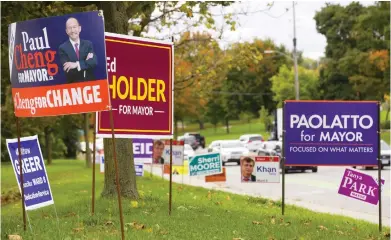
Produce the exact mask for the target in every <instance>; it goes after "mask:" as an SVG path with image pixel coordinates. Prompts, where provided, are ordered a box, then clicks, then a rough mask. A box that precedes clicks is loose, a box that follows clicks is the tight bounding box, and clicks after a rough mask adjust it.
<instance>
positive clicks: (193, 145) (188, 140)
mask: <svg viewBox="0 0 391 240" xmlns="http://www.w3.org/2000/svg"><path fill="white" fill-rule="evenodd" d="M178 140H179V141H183V142H184V144H188V145H190V147H191V148H192V149H193V150H196V149H197V148H198V146H199V145H198V142H197V140H196V138H195V137H194V136H180V137H178Z"/></svg>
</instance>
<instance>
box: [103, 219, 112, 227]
mask: <svg viewBox="0 0 391 240" xmlns="http://www.w3.org/2000/svg"><path fill="white" fill-rule="evenodd" d="M104 224H105V225H106V226H111V225H114V223H113V222H112V221H110V220H109V221H107V222H105V223H104Z"/></svg>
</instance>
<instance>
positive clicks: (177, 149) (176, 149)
mask: <svg viewBox="0 0 391 240" xmlns="http://www.w3.org/2000/svg"><path fill="white" fill-rule="evenodd" d="M183 151H184V142H183V141H175V140H174V141H172V165H175V166H183V157H184V154H183ZM162 157H163V159H164V163H165V164H170V141H169V140H166V141H165V143H164V151H163V156H162Z"/></svg>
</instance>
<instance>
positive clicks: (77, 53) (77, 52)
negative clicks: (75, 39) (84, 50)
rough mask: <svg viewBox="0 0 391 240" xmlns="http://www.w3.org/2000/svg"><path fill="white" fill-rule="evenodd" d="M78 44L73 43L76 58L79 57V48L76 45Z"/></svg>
mask: <svg viewBox="0 0 391 240" xmlns="http://www.w3.org/2000/svg"><path fill="white" fill-rule="evenodd" d="M78 45H79V44H78V43H76V44H75V49H76V56H77V59H79V48H78V47H77V46H78Z"/></svg>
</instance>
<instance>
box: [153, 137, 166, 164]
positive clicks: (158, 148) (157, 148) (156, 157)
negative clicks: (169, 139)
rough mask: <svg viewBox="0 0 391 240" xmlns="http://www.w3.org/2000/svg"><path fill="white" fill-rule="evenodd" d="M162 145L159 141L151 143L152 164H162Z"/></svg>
mask: <svg viewBox="0 0 391 240" xmlns="http://www.w3.org/2000/svg"><path fill="white" fill-rule="evenodd" d="M163 151H164V143H163V141H161V140H155V141H154V142H153V156H152V160H153V163H154V164H164V158H163V157H162V156H163Z"/></svg>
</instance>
